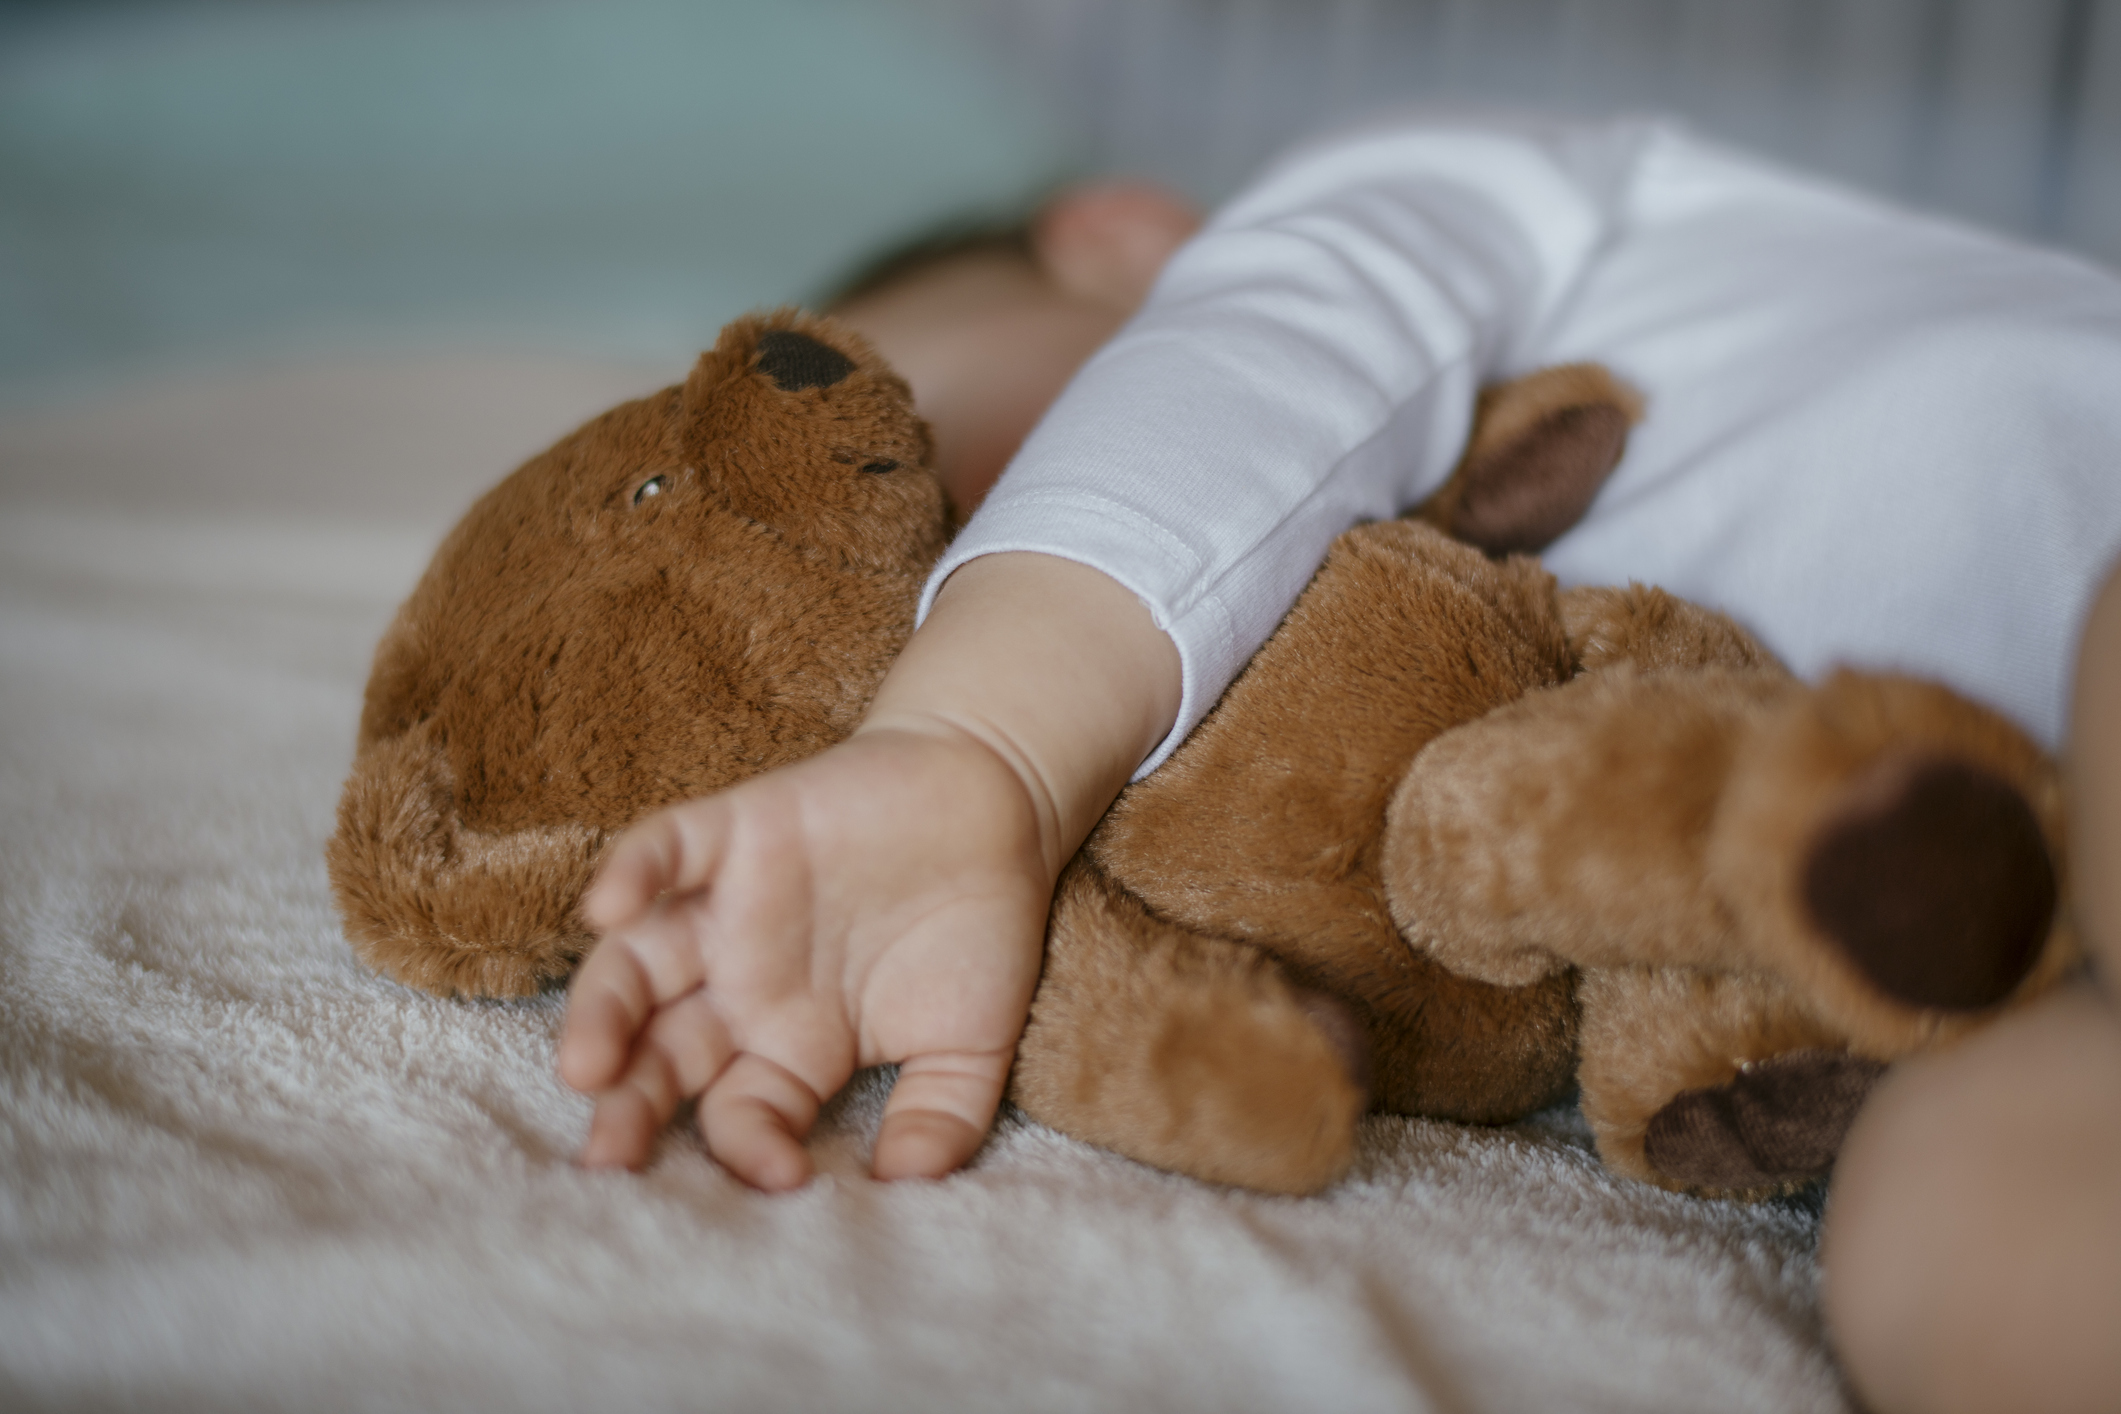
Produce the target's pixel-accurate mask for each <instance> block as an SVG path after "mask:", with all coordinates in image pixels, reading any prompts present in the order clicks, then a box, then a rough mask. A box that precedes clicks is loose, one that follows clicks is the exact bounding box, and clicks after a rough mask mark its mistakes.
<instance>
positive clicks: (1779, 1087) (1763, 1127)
mask: <svg viewBox="0 0 2121 1414" xmlns="http://www.w3.org/2000/svg"><path fill="white" fill-rule="evenodd" d="M1884 1073H1885V1064H1884V1062H1882V1061H1875V1060H1869V1059H1866V1058H1865V1057H1862V1056H1855V1055H1850V1054H1849V1053H1848V1052H1846V1051H1826V1050H1809V1051H1794V1052H1791V1053H1789V1054H1786V1055H1779V1056H1773V1057H1770V1058H1769V1059H1767V1060H1762V1061H1756V1062H1754V1063H1752V1064H1750V1065H1747V1066H1745V1067H1743V1068H1741V1069H1740V1070H1739V1072H1738V1074H1737V1075H1736V1076H1734V1077H1733V1078H1732V1079H1731V1080H1730V1081H1729V1082H1727V1083H1725V1084H1722V1085H1715V1086H1710V1087H1707V1088H1704V1089H1700V1090H1688V1091H1686V1092H1685V1093H1684V1094H1681V1095H1678V1096H1676V1097H1674V1098H1673V1100H1672V1101H1671V1103H1669V1104H1667V1105H1666V1106H1665V1107H1664V1108H1663V1109H1660V1110H1659V1111H1657V1113H1656V1114H1654V1115H1652V1116H1651V1117H1650V1123H1649V1127H1648V1129H1647V1130H1646V1131H1645V1132H1644V1135H1643V1157H1644V1158H1645V1159H1647V1160H1648V1161H1649V1164H1650V1167H1651V1168H1653V1169H1655V1170H1656V1172H1657V1175H1658V1177H1659V1178H1661V1179H1663V1180H1665V1181H1666V1182H1667V1183H1668V1184H1669V1185H1671V1186H1675V1187H1680V1188H1687V1189H1693V1190H1697V1191H1703V1192H1711V1193H1743V1194H1750V1193H1756V1192H1760V1191H1763V1190H1769V1191H1772V1190H1774V1189H1779V1188H1786V1187H1789V1186H1791V1185H1794V1184H1799V1183H1804V1182H1807V1181H1809V1180H1811V1179H1815V1178H1823V1177H1825V1176H1826V1173H1827V1172H1828V1170H1830V1169H1831V1168H1832V1167H1833V1165H1834V1157H1835V1155H1837V1154H1839V1153H1840V1152H1841V1141H1842V1140H1843V1138H1845V1137H1846V1136H1847V1134H1848V1129H1849V1125H1851V1124H1852V1123H1854V1122H1855V1119H1856V1111H1857V1110H1858V1109H1860V1108H1861V1107H1862V1105H1863V1102H1864V1100H1865V1099H1866V1098H1867V1097H1868V1096H1869V1095H1870V1093H1871V1088H1872V1087H1873V1086H1874V1085H1876V1084H1877V1083H1878V1078H1879V1077H1880V1076H1882V1075H1883V1074H1884Z"/></svg>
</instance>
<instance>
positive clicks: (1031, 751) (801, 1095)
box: [560, 554, 1180, 1188]
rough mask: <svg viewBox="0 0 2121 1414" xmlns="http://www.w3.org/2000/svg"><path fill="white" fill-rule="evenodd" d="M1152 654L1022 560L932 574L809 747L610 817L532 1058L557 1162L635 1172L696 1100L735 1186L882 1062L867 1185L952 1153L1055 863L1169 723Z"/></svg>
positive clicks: (1008, 1007)
mask: <svg viewBox="0 0 2121 1414" xmlns="http://www.w3.org/2000/svg"><path fill="white" fill-rule="evenodd" d="M1179 686H1180V673H1179V660H1178V650H1177V649H1176V648H1175V647H1174V646H1173V645H1172V642H1171V640H1170V639H1169V638H1168V637H1166V636H1165V635H1164V633H1163V631H1162V630H1160V629H1158V628H1157V627H1156V625H1155V623H1154V621H1153V620H1152V619H1151V618H1150V616H1149V611H1148V610H1147V609H1145V608H1143V607H1142V605H1141V602H1140V601H1139V600H1137V599H1136V598H1135V597H1134V595H1133V594H1131V593H1129V592H1128V591H1127V590H1126V589H1124V588H1122V587H1121V586H1120V585H1119V584H1118V583H1117V582H1116V581H1114V580H1112V579H1109V578H1107V577H1106V576H1105V575H1103V574H1101V573H1099V572H1098V571H1096V570H1093V569H1088V568H1085V567H1084V566H1082V565H1078V564H1074V563H1071V562H1069V561H1067V560H1059V559H1053V558H1050V557H1048V556H1045V555H1035V554H998V555H987V556H983V557H981V558H979V559H975V560H973V561H972V562H970V563H969V564H966V565H964V566H962V567H961V568H959V569H958V571H957V572H956V573H955V574H953V575H951V576H950V579H949V582H948V583H946V584H945V585H944V586H943V589H942V592H941V593H940V594H938V595H937V596H936V600H935V608H934V611H933V612H932V613H930V614H929V616H928V621H927V623H926V624H925V625H923V626H922V628H921V629H920V631H919V632H918V633H915V634H914V635H913V638H912V640H911V641H910V642H909V643H908V644H907V645H906V649H905V651H904V652H903V653H901V654H900V655H899V658H898V661H897V662H896V663H894V664H893V665H892V667H891V671H890V672H889V673H887V674H886V675H885V677H884V681H883V684H882V685H881V686H880V687H879V688H878V689H877V694H876V698H875V700H874V701H873V702H871V704H870V707H869V714H868V716H867V717H866V718H865V719H864V720H863V723H862V726H861V728H860V729H859V730H858V731H856V733H855V734H854V735H853V736H852V737H850V738H848V740H846V741H845V742H843V743H841V744H840V745H838V746H835V747H833V748H832V749H831V750H829V751H825V752H821V753H820V754H818V755H816V756H813V757H811V758H810V759H809V760H807V761H802V762H799V763H797V764H796V765H793V766H787V767H783V768H782V769H780V770H778V771H771V772H768V773H767V774H765V775H763V776H758V777H755V778H754V779H752V780H749V781H746V782H745V783H744V784H742V785H740V786H737V787H735V788H734V789H731V790H727V791H724V792H722V793H721V794H720V795H715V796H710V797H708V798H707V799H705V800H695V801H691V802H689V803H687V804H685V805H680V806H677V807H675V808H673V809H669V810H665V811H663V812H661V813H660V814H658V815H654V816H652V817H650V818H649V819H647V820H645V821H643V822H642V823H641V824H639V825H636V826H635V827H634V828H633V829H631V830H628V831H627V832H626V833H625V834H624V835H621V836H620V837H619V839H618V842H617V843H616V844H614V845H613V846H612V849H611V855H610V857H609V858H608V859H606V861H605V863H604V868H603V872H602V874H601V875H600V876H599V877H598V879H597V882H596V883H595V885H594V886H592V887H591V889H590V891H589V895H588V897H587V898H586V899H585V900H584V902H583V912H584V913H585V914H586V915H587V916H588V919H589V923H590V926H591V927H593V928H595V929H596V930H597V931H598V932H599V933H601V934H602V935H603V937H602V940H601V941H600V942H599V943H598V944H597V946H596V949H595V950H594V951H593V952H591V953H590V955H589V960H588V961H587V962H585V963H583V964H582V970H581V972H580V973H579V974H578V975H577V976H576V978H575V984H574V994H573V996H572V997H571V998H570V999H569V1001H568V1005H567V1025H566V1029H565V1031H564V1032H563V1033H562V1035H561V1038H560V1074H561V1076H562V1077H563V1078H565V1080H566V1081H567V1083H568V1084H570V1085H572V1086H574V1087H575V1088H576V1089H577V1090H582V1091H585V1092H587V1093H589V1094H592V1095H595V1096H596V1097H597V1105H596V1113H595V1116H594V1117H593V1118H592V1119H591V1121H590V1128H589V1142H588V1144H587V1145H586V1146H585V1147H584V1149H583V1151H582V1160H583V1162H585V1163H590V1164H615V1165H626V1166H628V1167H631V1166H634V1165H638V1164H640V1163H641V1162H642V1161H643V1160H645V1159H646V1158H647V1157H648V1150H649V1147H650V1145H652V1144H653V1143H654V1141H655V1137H656V1135H657V1133H659V1132H660V1131H661V1129H662V1127H663V1126H664V1124H666V1123H667V1122H668V1121H669V1119H670V1117H671V1115H673V1114H675V1113H676V1112H677V1107H678V1106H679V1105H680V1104H682V1103H684V1102H685V1101H686V1100H689V1099H691V1098H692V1097H693V1096H695V1095H698V1096H700V1097H701V1099H700V1112H699V1113H700V1129H701V1130H702V1132H703V1133H705V1135H706V1137H707V1148H708V1150H709V1152H711V1153H712V1154H713V1155H714V1156H715V1157H716V1158H717V1159H720V1160H721V1161H722V1162H723V1163H724V1164H727V1165H728V1166H729V1168H730V1169H731V1170H732V1171H734V1172H735V1173H736V1174H737V1176H738V1177H740V1178H743V1179H745V1180H746V1181H748V1182H751V1183H755V1184H757V1185H758V1186H759V1187H761V1188H792V1187H794V1186H795V1185H797V1184H799V1183H801V1182H803V1180H804V1179H806V1178H808V1177H809V1176H810V1156H809V1154H808V1153H807V1152H805V1150H804V1149H803V1145H802V1138H803V1136H804V1135H805V1134H807V1133H808V1132H809V1130H810V1126H811V1123H812V1122H813V1121H814V1120H815V1119H816V1118H817V1112H818V1107H819V1106H820V1105H822V1104H823V1103H824V1101H825V1100H826V1099H827V1098H828V1097H829V1096H830V1095H831V1094H832V1093H833V1091H835V1090H837V1089H839V1087H840V1086H841V1085H843V1084H845V1083H846V1081H847V1078H848V1077H849V1076H850V1075H852V1074H853V1073H854V1069H855V1067H856V1066H861V1065H875V1064H879V1063H881V1062H885V1061H897V1062H899V1066H900V1069H899V1079H898V1085H897V1087H896V1088H895V1089H893V1090H892V1092H891V1099H890V1102H889V1103H888V1104H886V1105H885V1107H884V1125H883V1129H882V1132H881V1133H880V1134H879V1135H878V1136H877V1141H876V1159H875V1163H874V1167H875V1170H876V1174H877V1176H878V1177H879V1178H905V1177H913V1176H917V1175H918V1176H930V1177H932V1176H936V1175H940V1174H944V1173H948V1172H949V1171H950V1170H951V1169H954V1168H956V1167H957V1166H958V1165H959V1164H962V1163H963V1162H965V1160H967V1159H969V1158H971V1157H972V1154H973V1151H974V1150H976V1149H978V1148H979V1145H980V1140H981V1139H982V1138H983V1137H984V1136H985V1134H986V1132H987V1126H988V1125H989V1124H990V1123H992V1121H993V1119H994V1111H995V1107H996V1106H997V1105H999V1104H1000V1103H1001V1097H1002V1085H1003V1082H1004V1081H1006V1080H1007V1078H1008V1075H1009V1064H1010V1061H1011V1060H1012V1059H1013V1057H1014V1055H1015V1051H1016V1039H1017V1037H1018V1035H1019V1034H1021V1033H1022V1031H1023V1029H1024V1020H1025V1017H1026V1016H1027V1015H1028V1014H1029V1011H1030V1006H1031V990H1032V987H1033V985H1034V984H1035V983H1036V982H1037V979H1038V968H1039V960H1040V957H1041V955H1042V953H1043V949H1044V942H1045V926H1046V908H1047V905H1048V903H1049V902H1050V901H1051V900H1052V897H1053V881H1054V879H1055V878H1057V877H1058V876H1059V874H1060V869H1061V865H1062V864H1064V863H1065V862H1067V859H1068V856H1070V855H1071V854H1073V853H1075V848H1076V846H1077V845H1079V844H1081V843H1082V841H1083V837H1084V836H1085V835H1087V834H1089V832H1090V827H1091V826H1092V825H1094V824H1096V823H1097V819H1098V817H1099V816H1100V815H1102V814H1103V813H1104V811H1105V807H1106V806H1107V805H1109V804H1111V803H1112V798H1113V797H1114V796H1115V795H1117V794H1118V793H1119V789H1120V787H1121V786H1122V785H1124V784H1126V781H1127V776H1128V773H1129V772H1131V771H1132V770H1133V768H1134V766H1135V764H1136V763H1137V762H1139V761H1140V760H1141V759H1142V757H1143V756H1144V755H1145V754H1146V753H1147V752H1148V750H1149V748H1150V747H1152V746H1153V745H1155V743H1156V742H1157V741H1158V740H1159V739H1161V738H1162V737H1163V735H1164V734H1165V733H1166V732H1168V731H1169V730H1170V728H1171V724H1172V720H1173V719H1174V717H1175V716H1176V715H1177V711H1178V699H1179Z"/></svg>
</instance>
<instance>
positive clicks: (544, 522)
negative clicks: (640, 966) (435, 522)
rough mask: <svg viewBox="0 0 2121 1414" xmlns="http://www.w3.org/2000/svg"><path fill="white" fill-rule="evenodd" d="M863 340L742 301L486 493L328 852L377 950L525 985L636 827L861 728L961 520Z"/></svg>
mask: <svg viewBox="0 0 2121 1414" xmlns="http://www.w3.org/2000/svg"><path fill="white" fill-rule="evenodd" d="M928 461H929V439H928V433H927V429H926V428H925V427H924V426H923V425H922V423H921V422H920V420H919V419H918V418H917V417H916V416H915V415H914V412H913V406H912V398H911V394H910V393H909V391H908V389H907V387H906V385H905V383H904V382H903V381H902V380H900V379H899V378H898V377H897V376H896V375H894V374H893V373H892V372H891V371H890V369H889V368H888V367H887V366H886V365H885V364H884V362H883V361H882V359H880V358H879V357H878V356H877V355H876V353H875V352H874V351H873V350H871V349H870V348H869V347H868V346H867V345H866V344H865V343H864V342H863V341H862V340H861V339H860V338H859V337H858V336H856V335H854V334H852V333H850V332H849V331H847V330H845V329H843V328H841V327H839V326H837V325H835V324H833V323H831V322H830V321H828V320H822V319H817V318H813V317H809V316H805V315H800V314H796V313H794V312H791V311H783V312H780V313H777V314H773V315H770V316H753V317H749V318H745V319H741V320H738V321H737V322H736V323H734V324H731V325H730V326H729V327H728V328H727V329H725V330H724V331H723V332H722V335H721V338H720V339H719V341H718V342H717V343H716V344H715V346H714V348H713V349H711V350H709V351H708V352H707V353H705V354H703V355H701V357H700V360H699V363H698V364H697V365H696V366H695V367H694V369H693V370H692V374H691V376H690V377H689V378H687V379H686V381H685V382H684V384H683V385H681V386H678V387H673V388H666V389H664V390H663V391H662V392H660V393H656V394H653V395H652V396H650V397H647V398H643V399H641V400H639V401H637V402H632V403H627V404H624V405H622V406H620V407H618V408H615V409H613V410H612V411H610V412H608V413H605V414H604V415H603V416H601V417H598V418H596V419H594V420H593V421H591V422H589V423H588V424H586V425H585V426H583V427H582V428H580V429H579V430H577V431H575V432H574V433H572V434H570V435H569V436H567V437H565V438H563V439H561V441H560V442H559V443H558V444H557V445H555V446H554V447H553V448H551V450H549V451H547V452H545V453H544V454H542V455H540V456H538V457H534V458H532V459H531V460H530V461H529V462H527V463H525V464H524V465H523V466H522V467H520V468H518V469H517V470H516V471H515V473H514V474H513V475H511V476H509V477H508V478H507V479H506V480H504V481H503V482H501V483H500V485H498V486H496V487H494V489H493V490H491V491H490V492H488V493H487V494H486V495H485V496H483V497H482V498H480V500H479V501H478V502H477V504H475V505H474V506H473V507H472V508H471V510H470V511H469V512H468V513H467V514H466V515H465V517H464V519H463V520H462V521H461V522H460V523H459V524H458V525H457V527H456V528H455V530H453V531H452V532H451V533H450V535H449V537H448V538H447V539H446V540H445V541H444V542H443V544H442V547H441V549H440V550H438V551H437V552H436V554H435V558H434V561H433V563H432V564H431V565H430V566H429V567H428V570H427V573H426V574H425V576H424V577H422V579H421V580H420V583H419V585H418V587H417V588H416V589H415V590H414V591H413V594H412V597H411V598H410V599H409V600H407V601H406V603H405V605H404V607H403V608H402V609H400V610H399V612H398V616H397V618H396V620H395V621H394V622H393V623H392V625H391V626H390V629H389V631H388V632H387V633H386V634H385V636H384V639H383V642H382V644H381V645H380V646H379V647H378V649H377V651H376V659H375V666H374V670H373V672H372V674H371V676H370V679H369V684H368V693H367V698H366V701H365V703H364V705H363V709H362V713H361V725H360V735H359V740H358V744H357V748H356V758H355V764H354V772H353V775H352V777H351V778H350V779H349V780H348V782H347V786H346V791H345V794H344V796H343V797H342V799H341V801H340V809H339V827H338V832H337V834H336V835H335V836H334V837H333V839H332V842H331V845H330V848H329V851H328V858H329V863H330V867H331V874H332V883H333V889H334V892H335V895H336V897H337V899H338V903H339V907H340V911H341V913H342V914H343V915H344V917H345V920H346V925H347V932H348V934H349V936H351V937H352V938H353V940H354V942H355V944H356V946H357V947H358V948H359V949H360V950H361V952H362V954H363V956H364V958H365V959H366V960H367V961H368V962H370V963H371V964H372V965H374V966H376V967H378V968H380V969H382V970H383V971H386V972H389V973H391V974H393V975H395V976H397V977H398V978H399V980H401V981H404V982H408V983H411V984H413V985H415V986H421V987H425V988H428V989H429V990H433V991H439V992H453V991H466V992H481V993H496V992H498V993H522V992H527V991H531V990H535V989H536V988H537V987H539V986H542V985H546V984H548V983H550V982H552V981H554V980H556V979H558V978H559V977H561V976H563V975H564V974H565V972H566V970H567V969H568V968H569V967H570V966H571V965H572V963H573V960H574V958H575V957H576V956H578V955H579V953H580V951H581V949H582V947H583V946H585V945H586V943H587V941H588V938H587V935H586V934H585V933H584V931H583V930H582V928H581V925H580V923H579V921H578V920H577V919H576V917H575V914H574V910H575V905H576V903H577V901H578V900H579V898H580V895H581V892H582V889H583V888H584V887H585V886H586V884H587V882H588V879H589V877H590V874H591V872H592V871H593V869H594V866H595V861H596V859H597V857H598V855H599V854H600V853H601V851H602V849H603V847H604V845H605V844H606V843H607V842H608V840H609V839H610V837H611V836H612V835H613V834H615V833H616V832H617V831H618V830H620V829H622V828H623V827H624V826H625V825H627V824H628V823H630V822H631V821H633V820H635V819H637V818H639V817H640V816H641V815H643V814H645V813H647V812H648V811H650V810H653V809H655V808H657V807H659V806H661V805H664V804H667V803H669V802H671V801H675V800H680V799H684V798H686V797H690V796H695V795H700V794H704V793H706V792H709V791H714V790H718V789H721V788H722V787H725V786H728V785H730V784H732V783H734V782H736V781H738V780H741V779H743V778H744V777H747V776H750V775H754V774H756V773H757V772H760V771H763V770H766V769H768V768H770V767H773V766H777V765H780V764H783V763H785V762H788V761H793V760H796V759H798V758H800V757H803V756H807V755H810V754H811V753H813V752H815V751H817V750H819V749H820V748H822V747H824V746H826V745H829V744H830V743H832V742H834V741H837V740H838V739H840V738H841V737H843V736H845V735H846V734H847V733H848V732H849V731H851V730H852V729H853V727H854V725H855V723H856V722H857V721H858V720H859V718H860V715H861V712H862V709H863V707H864V706H865V705H866V704H867V702H868V700H869V697H870V695H871V694H872V693H873V692H874V690H875V688H876V684H877V681H878V679H879V678H881V676H882V675H883V672H884V670H885V668H886V667H887V666H888V665H889V664H890V662H891V660H892V658H893V657H894V656H895V655H896V654H897V652H898V649H899V648H900V647H901V646H902V645H903V643H904V642H905V639H906V637H907V635H908V634H909V633H910V632H911V631H912V626H913V614H914V609H915V605H916V603H917V602H918V598H919V594H920V588H921V583H922V581H923V579H924V577H925V576H926V574H927V571H928V568H929V566H930V565H931V564H932V563H933V562H934V560H935V558H936V557H937V555H938V554H940V553H941V550H942V548H943V545H944V543H945V541H946V539H947V537H948V533H949V516H948V510H947V507H946V505H945V502H944V498H943V494H942V490H941V488H940V487H939V486H938V484H937V482H936V480H935V478H934V476H933V475H932V474H931V472H930V471H929V469H928Z"/></svg>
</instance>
